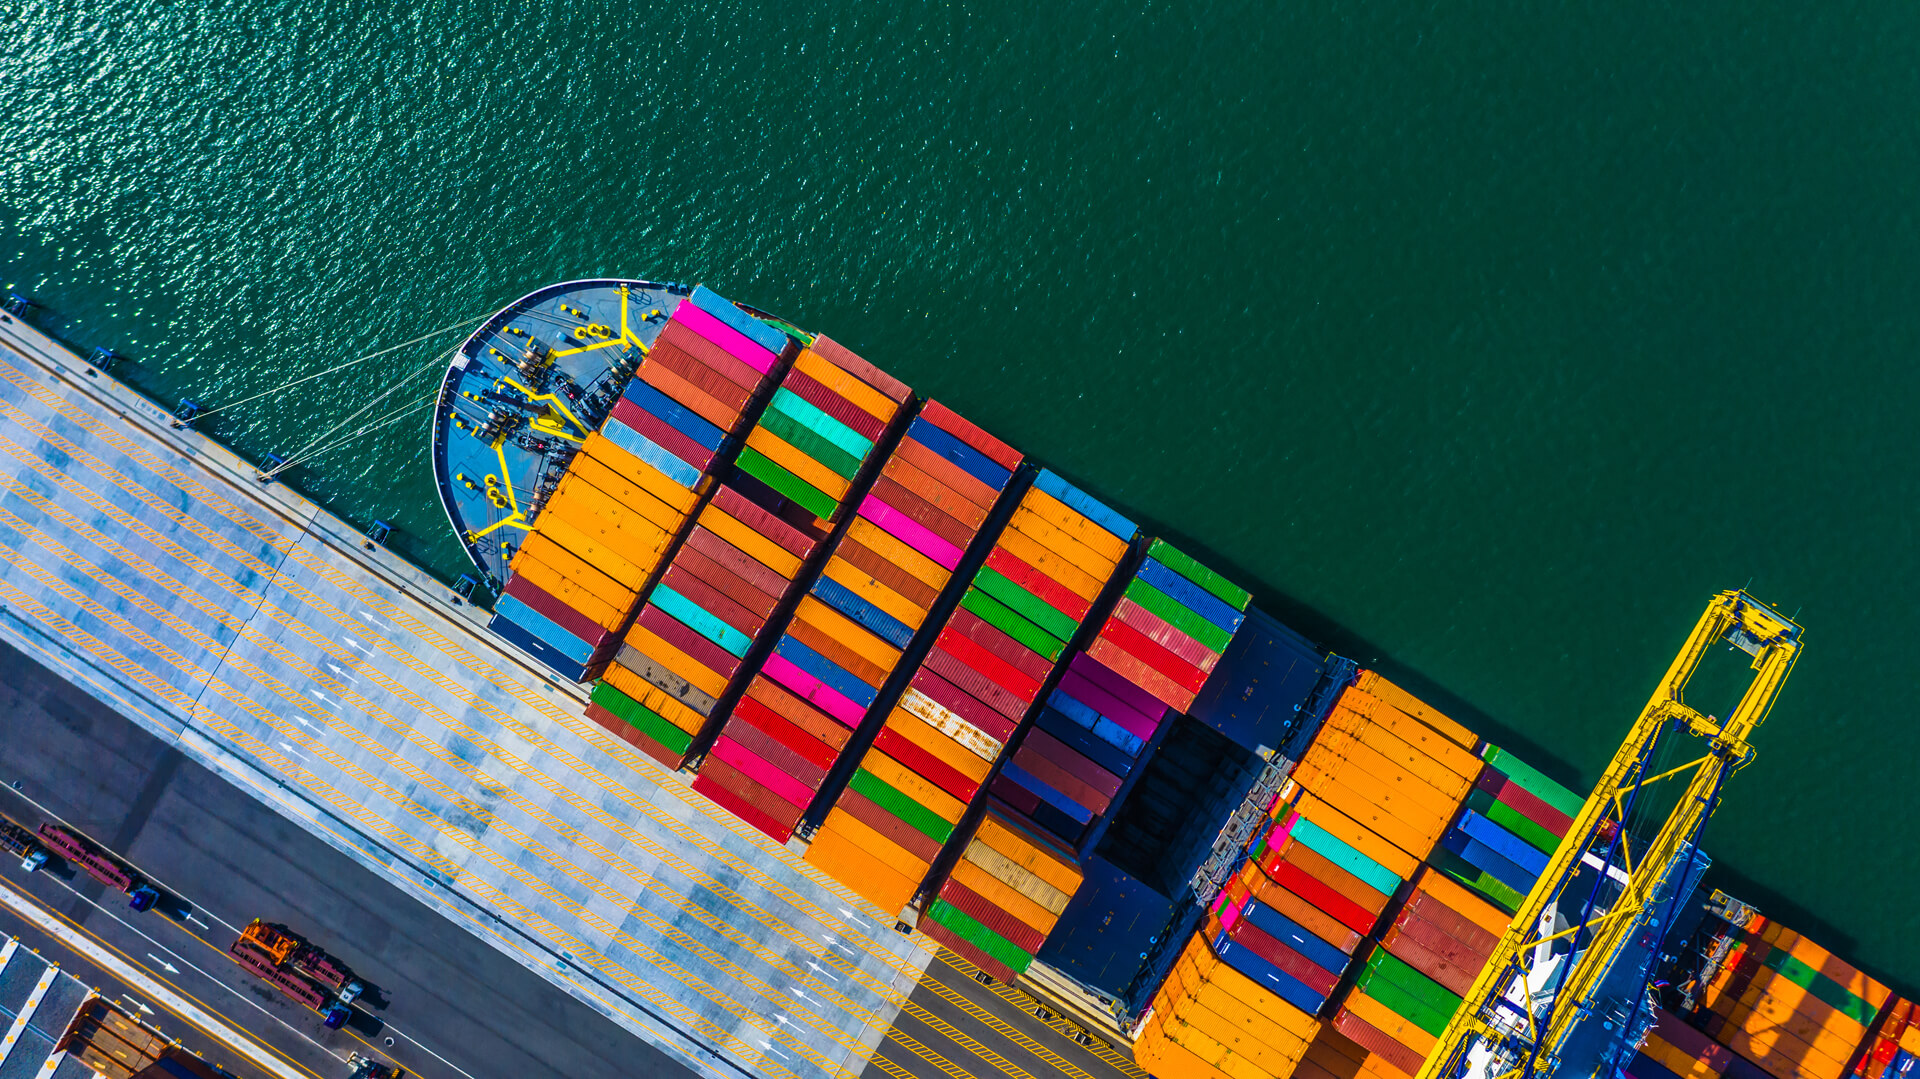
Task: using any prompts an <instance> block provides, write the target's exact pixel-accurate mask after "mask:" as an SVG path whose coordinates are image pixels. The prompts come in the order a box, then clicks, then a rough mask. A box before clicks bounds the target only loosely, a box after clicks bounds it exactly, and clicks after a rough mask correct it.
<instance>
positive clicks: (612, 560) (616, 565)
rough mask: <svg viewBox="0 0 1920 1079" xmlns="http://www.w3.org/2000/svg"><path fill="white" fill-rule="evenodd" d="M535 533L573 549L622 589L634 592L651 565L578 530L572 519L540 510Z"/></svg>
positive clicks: (641, 583) (642, 581)
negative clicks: (568, 519)
mask: <svg viewBox="0 0 1920 1079" xmlns="http://www.w3.org/2000/svg"><path fill="white" fill-rule="evenodd" d="M538 535H541V536H545V537H547V538H548V539H550V540H552V541H553V542H555V543H557V544H559V545H560V546H562V547H564V548H566V549H567V550H569V551H571V552H573V553H574V554H575V555H576V556H578V557H579V558H580V560H581V561H582V562H585V563H587V564H588V565H590V566H592V567H593V568H594V569H597V570H599V571H600V572H601V573H604V574H606V575H607V576H609V577H611V578H613V579H614V581H615V582H616V583H618V584H619V585H620V587H621V589H622V590H623V591H627V592H637V591H639V589H640V587H641V586H642V585H644V584H646V582H647V572H648V570H650V569H652V567H651V566H645V567H643V566H640V565H637V564H636V563H634V562H633V561H632V560H631V559H629V558H627V557H626V556H625V555H622V554H620V553H618V552H616V551H615V550H614V549H613V548H611V547H609V546H607V545H606V544H605V543H603V542H601V541H600V540H597V539H595V538H594V537H592V536H590V535H588V534H586V533H585V532H582V531H581V530H580V529H579V528H577V527H575V526H574V525H573V523H572V522H570V521H567V520H565V519H563V518H556V517H555V516H554V515H553V514H550V513H549V514H542V515H541V518H540V531H539V533H538Z"/></svg>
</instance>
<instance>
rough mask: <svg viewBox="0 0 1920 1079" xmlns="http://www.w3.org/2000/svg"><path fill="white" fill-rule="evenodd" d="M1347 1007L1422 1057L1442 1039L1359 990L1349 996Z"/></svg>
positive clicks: (1364, 1020) (1362, 1019) (1355, 1014)
mask: <svg viewBox="0 0 1920 1079" xmlns="http://www.w3.org/2000/svg"><path fill="white" fill-rule="evenodd" d="M1345 1007H1346V1009H1347V1010H1348V1011H1350V1012H1352V1013H1353V1014H1354V1016H1355V1017H1356V1018H1358V1019H1360V1020H1361V1021H1363V1022H1366V1023H1369V1024H1371V1025H1372V1026H1373V1027H1374V1028H1375V1029H1377V1030H1379V1031H1380V1033H1382V1034H1385V1035H1386V1036H1387V1037H1389V1038H1392V1039H1393V1040H1394V1041H1397V1042H1399V1043H1400V1044H1401V1045H1404V1046H1406V1047H1407V1048H1409V1049H1411V1050H1413V1051H1414V1052H1416V1053H1418V1054H1420V1055H1421V1056H1426V1055H1427V1054H1428V1053H1431V1052H1433V1047H1434V1046H1435V1045H1438V1044H1439V1042H1440V1039H1438V1038H1436V1037H1434V1036H1433V1035H1431V1034H1429V1033H1427V1032H1426V1031H1424V1030H1422V1029H1420V1028H1419V1027H1417V1026H1414V1025H1413V1024H1412V1023H1411V1022H1409V1021H1407V1020H1406V1019H1403V1018H1401V1017H1400V1016H1399V1015H1397V1014H1395V1012H1394V1011H1393V1009H1391V1008H1389V1007H1387V1006H1386V1005H1385V1004H1382V1003H1380V1002H1379V1001H1377V1000H1375V999H1373V998H1372V997H1370V996H1368V995H1366V994H1365V993H1363V992H1361V991H1360V990H1358V989H1355V990H1354V991H1353V992H1351V993H1349V994H1347V1000H1346V1004H1345Z"/></svg>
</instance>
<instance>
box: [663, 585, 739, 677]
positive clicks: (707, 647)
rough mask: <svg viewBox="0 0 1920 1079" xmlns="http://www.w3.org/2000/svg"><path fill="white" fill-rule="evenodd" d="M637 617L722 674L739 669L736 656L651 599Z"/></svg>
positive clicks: (697, 661)
mask: <svg viewBox="0 0 1920 1079" xmlns="http://www.w3.org/2000/svg"><path fill="white" fill-rule="evenodd" d="M638 621H639V623H640V625H642V626H645V627H646V628H647V629H648V630H651V631H652V632H653V634H654V635H655V636H657V637H659V638H660V639H661V640H663V641H665V642H667V643H668V644H670V645H672V646H674V647H675V648H678V649H679V650H680V651H682V652H685V653H686V654H687V656H688V658H690V659H692V660H693V661H694V662H696V663H701V664H705V665H706V667H707V669H708V670H711V671H714V672H717V673H718V674H720V675H721V676H722V677H725V678H732V677H733V673H734V672H735V671H737V670H739V669H740V659H739V657H738V656H735V655H734V654H733V653H731V652H729V651H727V650H726V649H724V648H722V647H720V646H719V645H717V644H714V643H713V642H712V641H709V640H707V639H706V638H705V637H702V636H700V635H699V634H698V633H695V632H694V631H693V630H692V629H690V628H688V627H687V625H686V624H685V623H683V622H681V621H680V620H679V619H677V618H675V617H673V616H672V615H670V614H668V613H667V612H665V611H663V610H661V609H660V608H658V607H655V606H654V605H653V604H651V603H649V604H647V605H646V606H645V607H642V608H641V609H640V618H639V619H638Z"/></svg>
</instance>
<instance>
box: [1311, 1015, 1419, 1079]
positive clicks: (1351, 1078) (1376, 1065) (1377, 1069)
mask: <svg viewBox="0 0 1920 1079" xmlns="http://www.w3.org/2000/svg"><path fill="white" fill-rule="evenodd" d="M1293 1074H1294V1076H1295V1077H1296V1079H1402V1073H1401V1072H1400V1071H1398V1070H1397V1069H1394V1068H1393V1067H1391V1066H1389V1065H1388V1064H1387V1063H1386V1062H1385V1061H1384V1060H1382V1059H1381V1058H1380V1057H1378V1056H1375V1055H1374V1054H1372V1053H1369V1052H1367V1051H1366V1050H1365V1049H1363V1048H1361V1047H1360V1046H1358V1045H1355V1044H1354V1043H1353V1041H1352V1040H1351V1039H1349V1038H1348V1037H1347V1036H1346V1035H1344V1034H1341V1033H1340V1032H1339V1031H1337V1030H1335V1029H1333V1028H1332V1027H1331V1026H1322V1027H1321V1028H1320V1032H1319V1033H1318V1034H1316V1035H1314V1038H1313V1044H1312V1045H1309V1046H1307V1052H1306V1055H1305V1056H1304V1057H1302V1058H1301V1060H1300V1066H1299V1067H1297V1068H1295V1069H1294V1071H1293Z"/></svg>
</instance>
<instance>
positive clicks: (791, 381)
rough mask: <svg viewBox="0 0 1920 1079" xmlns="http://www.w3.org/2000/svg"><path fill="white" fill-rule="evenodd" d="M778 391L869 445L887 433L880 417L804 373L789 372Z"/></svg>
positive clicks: (794, 370)
mask: <svg viewBox="0 0 1920 1079" xmlns="http://www.w3.org/2000/svg"><path fill="white" fill-rule="evenodd" d="M780 388H781V389H783V390H792V391H793V394H794V396H796V397H798V398H800V399H801V400H802V401H805V402H806V403H808V404H810V405H812V406H813V407H815V408H817V409H819V410H820V411H822V412H824V413H826V414H827V415H829V416H832V417H833V418H834V419H836V420H839V421H840V422H841V423H844V424H846V425H847V426H848V427H850V428H852V429H853V430H854V431H855V432H857V433H858V434H859V435H860V437H861V438H864V439H866V440H867V441H868V442H877V441H879V439H880V432H882V431H884V430H886V427H887V425H886V423H885V422H884V421H882V420H881V419H880V417H878V416H875V415H874V414H873V413H871V412H868V411H867V410H866V409H864V408H861V407H860V406H859V405H856V404H854V403H853V402H852V401H849V400H847V399H846V398H844V397H842V396H840V395H839V394H837V393H835V392H833V391H832V390H830V389H828V388H827V387H825V386H823V385H821V384H820V382H819V381H818V380H816V379H815V378H814V377H813V376H812V375H809V374H807V373H806V372H805V371H801V370H799V369H797V368H796V369H793V370H789V371H788V372H787V377H786V378H785V379H783V380H781V382H780Z"/></svg>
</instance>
